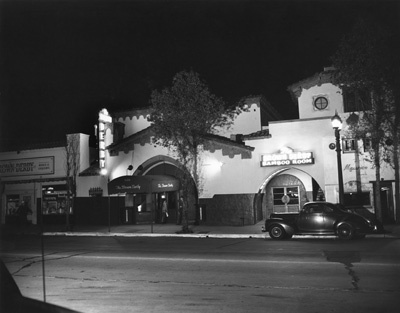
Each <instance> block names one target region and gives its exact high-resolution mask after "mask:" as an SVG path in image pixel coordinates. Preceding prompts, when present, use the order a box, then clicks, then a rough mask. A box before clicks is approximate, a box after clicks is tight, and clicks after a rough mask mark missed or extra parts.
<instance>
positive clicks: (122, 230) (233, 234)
mask: <svg viewBox="0 0 400 313" xmlns="http://www.w3.org/2000/svg"><path fill="white" fill-rule="evenodd" d="M263 225H264V222H263V221H262V222H259V223H257V224H255V225H245V226H210V225H189V229H190V233H180V231H181V230H182V226H180V225H175V224H153V225H150V224H148V225H118V226H111V227H108V226H94V225H87V226H81V225H77V226H74V227H73V228H72V230H71V231H66V229H65V225H46V226H45V227H44V229H43V235H45V236H98V237H101V236H103V237H105V236H107V237H112V236H123V237H196V238H268V239H269V235H268V233H263V232H262V231H261V229H262V226H263ZM384 228H385V231H386V232H385V233H384V234H374V235H367V238H371V237H374V238H400V225H398V224H396V225H395V224H390V225H385V226H384ZM41 231H42V229H41V227H40V226H38V225H29V226H26V227H22V226H11V225H1V235H2V237H3V236H12V235H40V234H41ZM305 237H309V238H310V237H314V238H315V237H317V236H294V237H293V238H305ZM331 237H332V236H331Z"/></svg>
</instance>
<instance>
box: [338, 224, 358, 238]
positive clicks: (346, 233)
mask: <svg viewBox="0 0 400 313" xmlns="http://www.w3.org/2000/svg"><path fill="white" fill-rule="evenodd" d="M336 234H337V236H338V237H339V238H340V239H346V240H348V239H352V238H353V237H354V230H353V227H351V225H349V224H342V225H340V226H339V227H338V228H337V230H336Z"/></svg>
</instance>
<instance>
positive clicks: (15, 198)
mask: <svg viewBox="0 0 400 313" xmlns="http://www.w3.org/2000/svg"><path fill="white" fill-rule="evenodd" d="M18 207H19V195H7V204H6V215H8V216H16V215H17V211H18Z"/></svg>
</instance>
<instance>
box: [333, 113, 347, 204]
mask: <svg viewBox="0 0 400 313" xmlns="http://www.w3.org/2000/svg"><path fill="white" fill-rule="evenodd" d="M331 122H332V128H333V129H334V130H335V138H336V144H335V146H336V157H337V168H338V182H339V203H340V204H342V205H343V204H344V201H343V200H344V199H343V198H344V189H343V172H342V155H341V151H342V149H340V130H341V129H342V120H341V118H340V116H339V115H338V114H337V112H336V113H335V115H334V116H333V117H332V118H331Z"/></svg>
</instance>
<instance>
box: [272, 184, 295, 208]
mask: <svg viewBox="0 0 400 313" xmlns="http://www.w3.org/2000/svg"><path fill="white" fill-rule="evenodd" d="M299 198H300V197H299V187H298V186H295V187H294V186H290V187H273V188H272V201H273V212H274V213H279V212H281V213H290V212H293V213H297V212H299V210H300V201H299Z"/></svg>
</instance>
